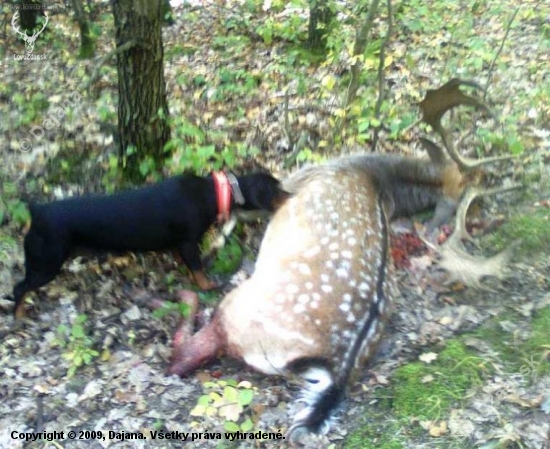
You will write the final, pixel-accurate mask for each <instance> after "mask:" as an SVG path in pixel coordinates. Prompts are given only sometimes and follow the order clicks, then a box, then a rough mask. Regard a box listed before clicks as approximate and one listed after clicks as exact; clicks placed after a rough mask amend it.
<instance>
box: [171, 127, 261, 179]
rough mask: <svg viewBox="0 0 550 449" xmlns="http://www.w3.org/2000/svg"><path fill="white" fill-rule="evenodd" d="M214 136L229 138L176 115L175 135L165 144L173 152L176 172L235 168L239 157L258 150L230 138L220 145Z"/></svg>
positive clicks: (254, 153)
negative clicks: (213, 140)
mask: <svg viewBox="0 0 550 449" xmlns="http://www.w3.org/2000/svg"><path fill="white" fill-rule="evenodd" d="M211 139H216V140H222V141H226V140H227V139H225V138H224V136H223V135H221V136H220V135H215V134H213V133H207V132H206V131H204V130H203V128H202V127H200V126H198V125H195V124H193V123H191V122H189V121H188V120H187V119H186V118H185V117H177V118H176V119H173V131H172V138H171V139H170V141H169V142H168V143H167V144H166V145H165V147H164V151H165V152H166V153H171V159H170V160H169V161H168V163H167V166H168V167H169V168H170V170H171V171H172V172H174V173H181V172H184V171H186V170H191V171H192V172H193V173H196V174H199V175H203V174H206V173H208V172H210V171H212V170H220V169H221V168H223V167H226V168H229V169H231V168H233V167H234V166H235V164H236V163H237V162H238V161H239V160H242V159H245V158H247V157H253V156H255V155H256V154H257V153H258V149H257V148H254V147H247V146H246V145H245V144H244V143H241V142H237V143H229V142H228V143H227V145H226V146H224V147H223V148H222V149H218V147H217V145H216V144H214V143H212V142H211V141H210V140H211Z"/></svg>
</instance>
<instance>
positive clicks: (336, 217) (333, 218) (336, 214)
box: [330, 212, 340, 221]
mask: <svg viewBox="0 0 550 449" xmlns="http://www.w3.org/2000/svg"><path fill="white" fill-rule="evenodd" d="M339 218H340V214H338V212H333V213H332V214H330V219H331V220H334V221H336V220H338V219H339Z"/></svg>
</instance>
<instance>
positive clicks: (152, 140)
mask: <svg viewBox="0 0 550 449" xmlns="http://www.w3.org/2000/svg"><path fill="white" fill-rule="evenodd" d="M113 14H114V18H115V36H116V46H117V50H118V49H119V50H121V51H120V52H118V53H117V70H118V95H119V98H118V129H119V136H120V144H119V163H120V164H121V165H122V166H123V168H124V170H125V174H126V175H127V176H128V177H129V178H130V179H133V180H138V179H142V178H143V177H144V176H145V175H147V174H148V173H149V172H150V171H152V170H159V169H160V168H161V167H162V165H163V161H164V152H163V148H164V145H165V144H166V142H168V140H169V139H170V128H169V127H168V124H167V118H168V105H167V103H166V83H165V81H164V62H163V46H162V34H161V25H162V0H114V1H113ZM123 46H124V47H127V48H126V49H124V47H123ZM121 47H123V48H121Z"/></svg>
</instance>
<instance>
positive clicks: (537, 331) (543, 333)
mask: <svg viewBox="0 0 550 449" xmlns="http://www.w3.org/2000/svg"><path fill="white" fill-rule="evenodd" d="M549 329H550V307H545V308H544V309H541V310H539V311H538V312H537V313H536V314H535V316H534V318H533V322H532V331H531V335H530V336H529V338H528V339H527V341H526V342H525V345H524V346H525V348H524V354H525V355H526V356H527V357H532V360H534V361H535V362H538V365H537V368H536V371H537V372H536V374H537V375H539V376H541V375H544V374H549V373H550V357H549V356H548V354H549V353H550V333H549V332H548V330H549Z"/></svg>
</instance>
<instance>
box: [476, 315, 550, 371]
mask: <svg viewBox="0 0 550 449" xmlns="http://www.w3.org/2000/svg"><path fill="white" fill-rule="evenodd" d="M517 322H520V317H519V316H518V315H517V314H515V313H512V312H509V313H506V314H501V315H499V316H497V317H495V318H493V319H491V320H490V321H489V322H488V323H486V324H485V325H484V326H482V327H480V328H479V329H477V330H476V331H475V332H474V333H473V334H472V335H473V336H474V337H476V338H479V339H480V340H482V341H484V342H485V343H486V344H488V345H490V346H491V348H492V349H493V350H494V351H497V353H498V357H499V360H500V361H501V362H504V363H505V364H506V367H507V371H508V372H512V373H513V372H515V373H518V372H520V373H522V374H524V373H525V372H526V371H525V368H526V367H528V365H529V363H528V362H529V361H531V360H532V361H534V362H535V364H536V371H535V372H533V370H532V369H530V370H529V376H526V377H525V380H528V381H533V380H534V379H535V378H536V376H538V375H544V374H548V373H550V361H549V360H548V357H547V354H548V351H549V350H550V337H549V336H548V329H549V328H548V326H549V325H550V307H545V308H543V309H541V310H539V311H537V312H536V313H535V314H534V316H533V319H532V322H531V332H530V333H529V334H528V335H527V336H525V337H523V336H519V335H513V334H512V333H511V332H510V330H509V329H508V330H507V323H517Z"/></svg>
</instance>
